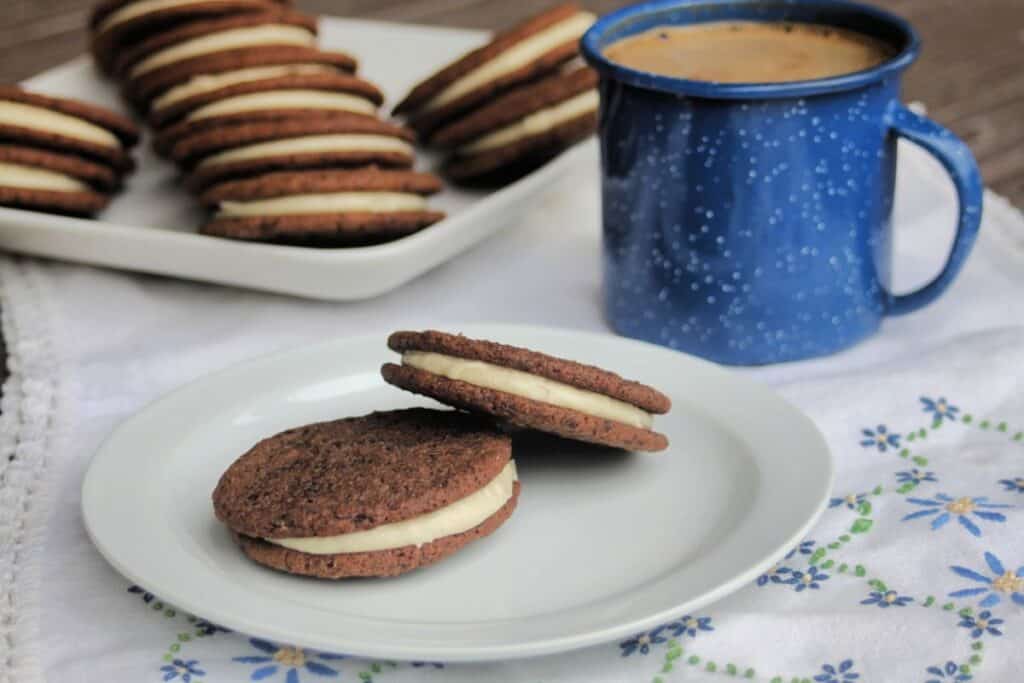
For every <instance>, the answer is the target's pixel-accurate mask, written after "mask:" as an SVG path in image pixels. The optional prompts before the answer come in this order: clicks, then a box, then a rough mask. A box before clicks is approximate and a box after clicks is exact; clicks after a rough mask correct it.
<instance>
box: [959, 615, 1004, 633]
mask: <svg viewBox="0 0 1024 683" xmlns="http://www.w3.org/2000/svg"><path fill="white" fill-rule="evenodd" d="M1002 623H1003V620H1002V619H995V618H993V616H992V612H990V611H988V610H985V611H984V612H981V613H979V614H978V616H976V617H964V618H963V619H961V620H960V623H959V624H958V625H959V626H963V627H964V628H966V629H970V631H971V638H981V637H982V636H983V635H985V634H986V633H988V634H989V635H993V636H1001V635H1003V632H1002V631H1000V630H999V629H998V628H996V627H997V626H999V625H1000V624H1002Z"/></svg>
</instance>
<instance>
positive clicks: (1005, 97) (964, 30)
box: [0, 0, 1024, 206]
mask: <svg viewBox="0 0 1024 683" xmlns="http://www.w3.org/2000/svg"><path fill="white" fill-rule="evenodd" d="M874 1H875V3H876V4H878V5H882V6H884V7H887V8H889V9H891V10H893V11H894V12H896V13H898V14H901V15H903V16H905V17H907V18H908V19H910V20H911V21H912V22H914V24H915V25H916V26H917V28H918V30H919V31H920V33H921V35H922V37H923V39H924V43H925V49H924V55H923V56H922V58H921V60H920V61H919V62H918V64H917V65H916V66H914V67H913V68H912V69H911V71H910V73H909V75H908V78H907V81H906V98H907V100H908V101H909V100H920V101H922V102H924V103H925V104H926V105H927V106H928V110H929V113H930V114H931V116H933V117H934V118H935V119H937V120H938V121H939V122H941V123H943V124H945V125H947V126H949V127H950V128H952V129H953V130H954V131H955V132H956V133H957V134H958V135H960V136H961V137H963V138H964V139H965V140H967V142H968V143H969V144H970V145H971V148H972V149H973V150H974V153H975V155H976V156H977V157H978V160H979V161H980V163H981V167H982V171H983V174H984V176H985V182H986V183H987V184H988V185H989V186H991V187H993V188H995V190H996V191H997V192H1000V193H1002V194H1004V195H1006V196H1008V197H1009V198H1010V199H1011V200H1012V201H1013V202H1014V203H1016V204H1017V205H1018V206H1024V68H1022V65H1024V58H1022V56H1021V55H1022V50H1024V0H969V1H965V0H874ZM551 2H552V0H520V1H519V2H508V1H507V0H298V6H299V7H300V8H301V9H303V10H306V11H310V12H320V13H330V14H333V15H337V16H353V17H368V18H374V19H386V20H394V21H408V22H421V23H426V24H443V25H450V26H464V27H473V28H495V27H499V26H503V25H507V24H508V23H510V22H513V21H515V20H516V19H518V18H520V17H522V16H524V15H527V14H529V13H531V12H533V11H535V10H537V9H539V8H541V7H543V6H545V5H549V4H551ZM0 4H2V6H3V10H4V11H3V12H2V13H0V82H10V81H17V80H20V79H23V78H26V77H28V76H31V75H32V74H34V73H37V72H39V71H42V70H43V69H46V68H47V67H50V66H54V65H56V64H59V63H61V62H63V61H65V60H68V59H71V58H72V57H74V56H76V55H78V54H81V53H82V52H83V51H84V50H85V46H86V37H85V31H84V27H85V24H86V21H87V17H88V14H89V8H90V6H91V5H92V4H93V2H92V0H2V3H0ZM585 4H586V5H587V6H589V7H590V8H591V9H593V10H594V11H596V12H606V11H608V10H611V9H613V8H615V7H619V6H621V5H624V4H627V3H626V2H623V1H621V0H587V1H586V2H585Z"/></svg>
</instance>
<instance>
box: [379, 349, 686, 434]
mask: <svg viewBox="0 0 1024 683" xmlns="http://www.w3.org/2000/svg"><path fill="white" fill-rule="evenodd" d="M388 347H390V348H391V349H392V350H393V351H397V352H399V353H404V352H406V351H427V352H432V353H439V354H443V355H446V356H455V357H458V358H465V359H467V360H478V361H482V362H484V363H490V364H492V365H500V366H503V367H507V368H512V369H514V370H520V371H522V372H528V373H530V374H532V375H538V376H540V377H545V378H547V379H550V380H554V381H556V382H561V383H562V384H568V385H570V386H573V387H576V388H578V389H584V390H586V391H592V392H595V393H598V394H604V395H605V396H610V397H611V398H615V399H618V400H620V401H623V402H625V403H629V404H631V405H634V406H636V407H638V408H642V409H643V410H646V411H647V412H650V413H656V414H663V413H667V412H668V411H669V409H670V408H671V407H672V401H671V399H669V397H668V396H666V395H665V394H663V393H661V392H660V391H658V390H657V389H654V388H653V387H649V386H647V385H646V384H641V383H639V382H634V381H632V380H627V379H623V378H622V377H620V376H619V375H617V374H615V373H613V372H609V371H607V370H602V369H601V368H598V367H595V366H593V365H584V364H583V363H577V362H576V361H571V360H567V359H564V358H557V357H555V356H549V355H547V354H544V353H540V352H538V351H530V350H529V349H524V348H520V347H517V346H509V345H506V344H499V343H497V342H492V341H485V340H478V339H470V338H469V337H464V336H462V335H455V334H449V333H447V332H439V331H436V330H427V331H425V332H408V331H406V332H395V333H394V334H392V335H391V336H390V337H388Z"/></svg>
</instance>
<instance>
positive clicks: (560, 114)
mask: <svg viewBox="0 0 1024 683" xmlns="http://www.w3.org/2000/svg"><path fill="white" fill-rule="evenodd" d="M598 104H599V98H598V94H597V74H596V73H595V72H594V71H593V70H592V69H590V68H587V67H580V68H577V69H574V70H570V71H566V72H560V73H556V74H554V75H552V76H548V77H546V78H544V79H542V80H540V81H537V82H536V83H530V84H527V85H523V86H520V87H518V88H515V89H513V90H511V91H509V92H508V93H506V94H505V95H502V96H501V97H499V98H498V99H496V100H494V101H493V102H492V103H490V104H488V105H485V106H483V107H480V108H479V109H476V110H474V111H472V112H470V113H469V114H467V115H466V116H464V117H463V118H460V119H459V120H457V121H454V122H452V123H451V124H449V125H447V126H445V127H444V128H441V129H440V130H438V131H437V132H436V133H435V134H434V137H433V142H434V144H435V145H437V146H438V147H442V148H445V149H449V150H451V155H450V157H449V158H448V161H447V163H446V165H445V173H446V175H448V176H449V177H451V178H453V179H454V180H458V181H470V180H475V179H483V178H486V177H488V176H491V175H493V174H496V173H507V174H508V175H511V176H514V175H517V174H518V173H521V172H523V171H526V170H529V169H531V168H533V167H535V166H537V165H538V164H540V163H543V162H544V161H546V160H548V159H550V158H551V157H553V156H555V155H556V154H558V153H559V152H561V151H562V150H564V149H565V148H567V147H569V146H571V145H573V144H575V143H577V142H579V141H580V140H583V139H585V138H587V137H589V136H590V135H592V134H593V133H594V131H595V130H596V129H597V110H598Z"/></svg>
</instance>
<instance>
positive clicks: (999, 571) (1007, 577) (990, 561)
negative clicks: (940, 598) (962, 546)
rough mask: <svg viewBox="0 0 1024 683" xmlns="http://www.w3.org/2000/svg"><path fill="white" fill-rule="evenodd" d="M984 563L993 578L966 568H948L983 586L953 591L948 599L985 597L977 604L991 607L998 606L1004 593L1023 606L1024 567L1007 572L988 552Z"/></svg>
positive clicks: (997, 559)
mask: <svg viewBox="0 0 1024 683" xmlns="http://www.w3.org/2000/svg"><path fill="white" fill-rule="evenodd" d="M985 563H986V564H987V565H988V568H989V569H990V570H991V571H992V574H993V576H992V577H991V578H990V577H988V576H985V575H984V574H981V573H979V572H976V571H974V570H973V569H968V568H967V567H958V566H953V567H950V569H951V570H952V571H953V573H954V574H956V575H957V576H962V577H964V578H965V579H970V580H971V581H977V582H978V583H982V584H984V585H983V586H978V587H976V588H963V589H961V590H958V591H953V592H952V593H950V594H949V597H951V598H967V597H972V596H975V595H985V597H984V598H982V600H981V602H979V603H978V604H979V605H981V606H982V607H992V606H993V605H998V604H999V602H1000V601H1001V600H1002V599H1003V596H1002V595H1001V594H1002V593H1006V594H1008V595H1009V596H1010V599H1011V600H1013V601H1014V602H1015V603H1017V604H1018V605H1024V566H1021V567H1018V568H1017V571H1016V572H1011V571H1008V570H1007V569H1006V568H1004V567H1003V563H1002V562H1001V561H1000V560H999V558H998V557H996V556H995V555H993V554H992V553H990V552H986V553H985Z"/></svg>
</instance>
